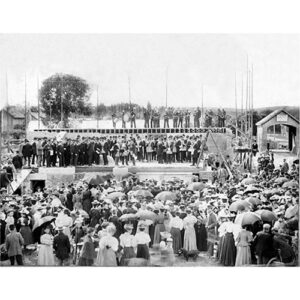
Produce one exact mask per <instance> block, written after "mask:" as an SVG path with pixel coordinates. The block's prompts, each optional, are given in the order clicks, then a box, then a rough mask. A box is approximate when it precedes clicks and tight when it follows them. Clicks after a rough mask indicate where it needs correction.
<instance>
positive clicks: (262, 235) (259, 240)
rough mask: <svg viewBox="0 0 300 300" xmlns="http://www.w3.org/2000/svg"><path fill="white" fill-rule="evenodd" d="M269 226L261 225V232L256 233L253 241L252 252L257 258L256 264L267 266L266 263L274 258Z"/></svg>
mask: <svg viewBox="0 0 300 300" xmlns="http://www.w3.org/2000/svg"><path fill="white" fill-rule="evenodd" d="M270 229H271V226H270V225H269V224H264V225H263V230H262V231H260V232H258V233H257V234H256V236H255V237H254V240H253V247H254V252H255V255H256V257H257V264H259V265H261V264H267V263H268V261H269V260H270V259H271V258H272V257H274V256H276V254H275V253H274V249H273V238H272V235H271V232H270Z"/></svg>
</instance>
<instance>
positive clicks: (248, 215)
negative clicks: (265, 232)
mask: <svg viewBox="0 0 300 300" xmlns="http://www.w3.org/2000/svg"><path fill="white" fill-rule="evenodd" d="M260 220H261V218H260V216H259V215H257V214H255V213H253V212H245V213H242V214H239V215H237V216H236V218H235V221H234V223H235V224H239V225H241V226H244V225H253V224H254V223H255V222H257V221H260Z"/></svg>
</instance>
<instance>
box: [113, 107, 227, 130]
mask: <svg viewBox="0 0 300 300" xmlns="http://www.w3.org/2000/svg"><path fill="white" fill-rule="evenodd" d="M201 116H202V112H201V109H200V108H199V107H197V108H196V109H195V110H194V111H190V110H187V109H174V108H171V107H169V108H166V109H165V111H164V112H163V113H160V112H159V110H158V109H155V108H153V109H144V112H143V120H144V128H162V127H163V128H170V126H171V125H170V124H171V123H170V120H173V122H172V127H173V128H191V127H194V128H200V126H201V125H202V126H204V127H211V126H215V127H225V126H226V111H225V110H224V109H222V110H221V109H218V110H217V113H214V112H213V110H211V109H210V110H207V111H206V112H205V114H204V116H202V118H203V122H202V123H203V124H201ZM111 117H112V123H113V128H116V124H117V121H118V120H119V118H118V117H117V114H116V113H113V114H112V116H111ZM120 119H121V122H122V128H126V124H127V123H129V124H130V128H136V113H135V110H134V109H133V108H131V110H130V111H125V110H123V111H122V113H121V116H120ZM161 120H162V122H163V126H161ZM192 120H193V122H192Z"/></svg>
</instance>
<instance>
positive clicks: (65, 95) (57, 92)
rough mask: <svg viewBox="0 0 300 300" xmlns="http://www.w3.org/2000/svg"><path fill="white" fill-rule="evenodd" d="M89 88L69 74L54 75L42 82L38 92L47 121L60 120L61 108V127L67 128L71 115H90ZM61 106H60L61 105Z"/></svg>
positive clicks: (84, 82)
mask: <svg viewBox="0 0 300 300" xmlns="http://www.w3.org/2000/svg"><path fill="white" fill-rule="evenodd" d="M89 98H90V87H89V85H88V84H87V82H86V81H85V80H84V79H82V78H80V77H76V76H73V75H69V74H55V75H53V76H51V77H49V78H47V79H46V80H44V81H43V83H42V87H41V89H40V90H39V99H40V103H41V107H42V109H43V111H44V112H45V114H46V116H47V117H48V119H50V112H51V119H52V121H54V122H58V121H60V120H61V107H62V108H63V122H64V124H63V126H64V127H65V126H67V123H68V118H69V117H70V115H71V113H73V114H80V115H82V114H83V115H90V114H91V112H92V110H91V104H90V103H89ZM61 104H62V105H61Z"/></svg>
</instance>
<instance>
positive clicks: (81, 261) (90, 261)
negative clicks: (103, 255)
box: [78, 257, 94, 266]
mask: <svg viewBox="0 0 300 300" xmlns="http://www.w3.org/2000/svg"><path fill="white" fill-rule="evenodd" d="M93 263H94V260H93V259H89V258H84V257H80V258H79V262H78V266H92V265H93Z"/></svg>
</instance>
